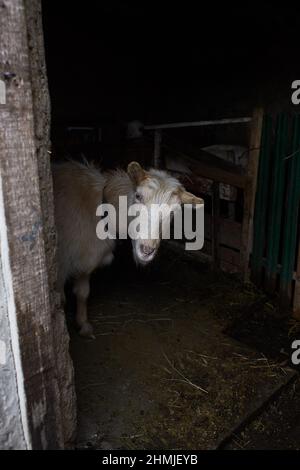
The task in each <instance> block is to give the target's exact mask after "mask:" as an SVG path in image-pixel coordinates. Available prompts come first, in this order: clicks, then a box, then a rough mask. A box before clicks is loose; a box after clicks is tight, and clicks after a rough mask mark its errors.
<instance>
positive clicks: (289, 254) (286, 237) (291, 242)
mask: <svg viewBox="0 0 300 470" xmlns="http://www.w3.org/2000/svg"><path fill="white" fill-rule="evenodd" d="M299 147H300V115H297V116H295V118H294V122H293V145H292V155H293V156H292V157H291V158H290V159H289V160H288V163H287V164H288V166H289V169H288V171H289V173H288V187H287V200H286V211H285V223H284V234H283V255H282V270H281V276H280V294H281V299H282V303H283V304H288V305H289V304H290V301H291V296H292V279H293V270H294V266H295V257H296V249H297V229H298V225H297V219H298V210H299V198H300V148H299ZM298 149H299V151H297V150H298Z"/></svg>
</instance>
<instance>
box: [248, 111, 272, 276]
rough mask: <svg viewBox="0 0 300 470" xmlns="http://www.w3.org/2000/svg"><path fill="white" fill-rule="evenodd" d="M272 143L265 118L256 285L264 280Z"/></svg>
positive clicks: (255, 235)
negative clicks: (263, 269)
mask: <svg viewBox="0 0 300 470" xmlns="http://www.w3.org/2000/svg"><path fill="white" fill-rule="evenodd" d="M271 141H272V118H271V117H270V116H265V117H264V122H263V130H262V145H261V151H260V157H259V171H258V179H257V191H256V199H255V212H254V222H253V224H254V225H253V251H252V256H251V276H252V279H253V281H254V282H256V284H258V285H260V283H261V279H262V268H263V255H264V246H265V237H266V229H267V224H266V219H267V202H268V191H269V180H270V157H271Z"/></svg>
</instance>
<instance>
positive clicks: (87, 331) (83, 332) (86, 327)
mask: <svg viewBox="0 0 300 470" xmlns="http://www.w3.org/2000/svg"><path fill="white" fill-rule="evenodd" d="M79 334H80V336H84V337H85V338H90V339H96V338H95V336H94V331H93V327H92V325H91V324H90V323H88V322H86V323H84V324H83V325H82V327H81V329H80V331H79Z"/></svg>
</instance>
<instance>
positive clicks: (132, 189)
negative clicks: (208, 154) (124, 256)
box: [53, 162, 203, 337]
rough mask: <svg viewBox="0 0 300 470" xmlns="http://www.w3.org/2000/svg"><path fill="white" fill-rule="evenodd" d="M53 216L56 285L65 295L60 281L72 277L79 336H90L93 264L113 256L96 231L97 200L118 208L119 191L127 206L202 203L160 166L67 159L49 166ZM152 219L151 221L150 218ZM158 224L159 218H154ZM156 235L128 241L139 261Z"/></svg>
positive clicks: (146, 258)
mask: <svg viewBox="0 0 300 470" xmlns="http://www.w3.org/2000/svg"><path fill="white" fill-rule="evenodd" d="M53 185H54V203H55V218H56V226H57V232H58V288H59V290H60V292H61V295H62V299H63V300H64V284H65V282H66V280H67V279H68V278H72V279H73V280H74V289H73V291H74V293H75V296H76V300H77V310H76V322H77V325H78V327H79V328H80V334H81V335H83V336H90V337H92V335H93V330H92V326H91V325H90V323H89V322H88V318H87V299H88V296H89V291H90V287H89V277H90V274H91V273H92V272H93V271H94V270H95V269H96V268H97V267H102V266H106V265H109V264H110V263H111V262H112V261H113V257H114V256H113V251H114V247H115V241H114V240H110V239H105V240H101V239H99V238H98V237H97V235H96V225H97V222H98V221H99V218H97V216H96V209H97V207H98V206H99V204H101V203H103V202H106V203H111V204H113V205H114V207H115V208H116V209H117V211H118V205H119V196H127V198H128V205H130V204H133V203H135V202H139V203H141V204H145V205H146V206H147V207H149V206H150V205H151V204H152V203H153V202H155V203H167V204H168V205H170V206H172V205H173V204H185V203H189V204H202V203H203V201H202V199H200V198H197V197H195V196H194V195H193V194H191V193H188V192H187V191H185V189H184V188H183V186H182V185H181V184H180V182H179V181H178V180H177V179H175V178H173V177H172V176H170V175H168V174H167V173H166V172H164V171H160V170H154V169H151V170H149V171H145V170H144V169H143V168H141V166H140V165H139V164H138V163H136V162H132V163H130V164H129V165H128V168H127V173H126V172H125V171H122V170H116V171H112V172H107V173H100V171H99V170H97V169H96V168H94V167H93V166H90V165H83V164H80V163H76V162H66V163H62V164H56V165H54V166H53ZM151 223H152V221H151ZM158 223H159V221H158ZM159 244H160V240H158V239H150V240H141V239H138V240H132V246H133V254H134V258H135V260H136V262H137V263H140V264H144V265H145V264H147V263H148V262H150V261H151V260H152V259H153V258H154V256H155V254H156V252H157V250H158V247H159Z"/></svg>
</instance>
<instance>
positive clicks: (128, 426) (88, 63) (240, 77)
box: [42, 1, 300, 449]
mask: <svg viewBox="0 0 300 470" xmlns="http://www.w3.org/2000/svg"><path fill="white" fill-rule="evenodd" d="M42 5H43V24H44V35H45V48H46V61H47V70H48V79H49V89H50V96H51V104H52V115H51V119H52V131H51V140H52V154H51V158H52V159H53V161H60V160H62V159H65V158H72V159H75V160H79V161H82V160H84V159H86V160H88V161H94V162H96V164H97V165H99V166H101V168H103V169H110V168H115V167H116V166H120V167H122V168H125V167H126V165H127V163H128V162H130V161H131V160H138V161H140V162H141V163H142V164H144V165H146V166H151V165H152V164H153V136H152V134H150V137H149V138H148V137H147V139H148V140H147V139H145V140H143V141H141V140H140V139H139V138H137V139H136V140H128V139H127V137H128V135H127V134H128V123H130V122H133V121H139V122H141V123H142V124H143V126H149V125H151V124H160V123H172V122H173V123H174V122H175V123H176V122H193V121H201V120H214V119H219V118H224V117H226V118H229V119H230V118H235V117H237V116H251V115H252V113H253V109H254V108H256V107H259V106H260V107H263V108H264V109H265V110H266V109H268V110H269V111H270V112H278V111H279V110H280V111H281V110H282V111H283V110H285V111H289V110H290V108H291V104H290V83H291V82H292V81H293V80H294V79H295V78H296V75H297V72H298V70H296V68H295V67H296V64H295V62H294V57H295V55H294V53H295V50H294V48H295V46H294V45H295V41H293V38H294V35H295V32H296V31H297V24H296V20H295V15H294V14H293V12H291V11H289V10H288V9H285V8H283V7H282V8H280V7H275V6H274V5H272V6H271V5H270V4H269V3H268V2H266V3H265V4H264V5H261V9H260V14H259V15H257V12H256V11H255V10H254V9H253V8H251V7H250V6H236V5H235V6H234V7H232V9H229V7H228V5H226V6H223V7H218V9H217V14H216V11H214V10H213V9H212V10H211V11H209V9H206V10H205V11H201V9H200V11H196V10H195V11H194V10H193V9H190V8H186V9H182V8H179V7H177V6H176V5H174V4H172V8H171V7H169V6H167V5H166V6H164V7H162V6H161V5H160V6H159V9H157V8H156V6H155V4H150V5H149V6H144V5H141V4H140V3H135V2H124V1H111V2H109V3H104V2H89V3H88V4H86V5H85V6H84V7H82V5H78V4H74V2H73V3H68V2H63V3H62V2H55V1H52V2H49V1H44V2H43V3H42ZM287 24H288V25H289V27H288V29H287V27H286V25H287ZM282 28H284V30H285V31H286V34H285V35H284V36H282V35H280V37H279V35H278V31H280V30H281V29H282ZM274 77H276V80H274ZM237 129H238V130H237ZM168 137H169V139H171V140H172V138H173V139H174V138H176V139H179V140H180V141H181V142H183V143H184V144H186V142H188V143H189V144H190V146H191V147H193V148H194V149H195V148H196V149H198V148H202V147H207V146H211V145H214V144H215V143H216V142H218V143H223V144H226V145H229V144H232V143H234V144H235V145H240V146H243V145H245V142H246V139H247V138H248V137H249V136H248V134H246V131H244V130H243V129H241V128H235V127H234V126H226V128H221V129H220V130H215V129H210V128H209V129H208V131H205V132H204V131H203V132H202V130H198V129H196V130H195V129H192V130H191V129H189V130H185V131H182V132H179V131H178V132H177V131H176V129H175V131H174V130H173V131H172V132H170V133H169V135H168ZM185 148H186V147H185ZM171 157H172V155H171ZM199 193H200V195H203V193H202V191H199ZM211 201H212V197H211V198H210V199H209V198H208V199H207V201H206V202H207V207H209V206H210V204H212V202H211ZM236 207H237V208H236V210H235V215H234V219H233V222H234V223H235V224H239V223H241V220H242V218H243V193H242V190H240V189H239V190H238V191H237V205H236ZM220 211H221V212H222V211H223V212H224V214H225V216H226V217H228V213H229V212H230V210H229V209H228V203H223V202H222V207H221V208H220ZM235 227H236V225H235ZM224 230H225V229H224ZM229 238H230V237H229ZM236 251H237V249H236ZM232 257H234V256H232ZM201 261H202V262H201V263H200V262H199V261H198V258H197V256H195V257H193V256H186V254H184V253H183V252H182V250H181V249H179V248H178V246H174V245H173V244H167V243H166V244H165V245H164V246H163V247H162V249H161V254H160V256H159V258H158V259H156V260H155V262H154V264H153V265H152V266H151V267H150V268H149V269H145V270H139V269H137V268H136V266H135V265H134V263H133V260H132V255H131V250H130V244H127V243H124V244H121V245H120V246H119V247H118V248H117V256H116V261H115V263H114V264H113V265H112V266H111V267H109V268H105V269H104V270H101V271H99V272H96V273H95V274H94V275H93V278H92V283H91V297H90V300H89V312H90V316H91V322H92V323H93V325H94V328H95V336H96V339H95V340H94V341H89V340H86V341H85V340H83V339H82V338H80V337H79V336H78V335H77V333H76V331H75V329H74V327H73V321H72V313H74V312H73V311H74V306H73V304H72V302H73V299H72V295H71V294H70V296H69V300H68V304H67V305H68V307H67V318H68V322H69V324H70V336H71V355H72V358H73V361H74V368H75V381H76V391H77V401H78V439H77V444H76V445H77V446H78V447H79V448H87V447H92V448H99V449H138V448H146V449H161V448H166V449H179V448H180V449H184V448H190V449H195V448H198V449H215V448H222V447H226V446H227V447H231V448H232V447H233V448H234V447H247V446H248V447H249V448H251V446H253V448H259V447H260V446H265V447H266V448H268V447H270V446H271V447H272V446H274V447H276V446H277V447H279V448H280V447H283V448H284V447H287V446H292V447H293V446H294V447H295V446H296V445H297V444H295V440H296V437H295V436H294V437H291V440H290V442H287V440H286V439H285V440H283V439H282V435H281V433H280V431H278V433H277V434H276V435H275V436H274V438H273V441H272V439H271V438H270V439H267V438H266V439H265V440H263V439H262V440H261V443H260V442H259V441H258V439H256V441H255V442H254V441H253V430H252V431H251V429H249V430H248V429H247V432H248V433H249V435H250V436H251V439H249V442H250V444H249V442H248V440H246V439H244V438H243V436H241V435H238V437H235V434H236V433H238V430H239V429H240V428H241V427H243V425H244V423H245V422H246V421H249V420H250V421H251V420H252V418H253V420H254V417H255V416H256V415H257V413H258V412H259V410H262V409H263V407H264V406H266V403H267V402H268V401H269V400H270V399H274V397H275V395H276V393H277V392H278V390H280V389H281V388H282V387H283V386H285V385H287V384H289V383H290V381H291V380H295V372H294V371H292V370H291V369H289V368H288V367H286V366H287V363H286V362H284V361H285V360H286V357H285V355H284V354H285V352H286V350H287V348H288V344H289V340H288V339H287V332H288V329H289V327H288V326H287V325H288V321H289V319H288V318H287V315H286V316H284V315H283V316H282V315H279V309H278V307H277V304H276V302H275V303H274V304H273V303H272V302H271V303H270V300H269V298H268V297H267V296H266V295H265V294H263V293H262V292H260V291H259V290H257V289H256V288H255V287H253V286H252V285H249V284H243V283H241V282H240V280H239V276H238V275H237V274H231V275H228V274H224V273H223V272H222V271H220V270H217V272H216V271H214V270H212V269H211V266H210V264H209V263H203V258H202V260H201ZM229 261H230V262H228V259H227V262H228V264H233V263H231V258H230V260H229ZM245 325H246V326H245ZM266 337H267V338H268V339H267V340H266ZM297 387H298V388H297ZM296 390H297V393H298V394H299V383H298V382H297V386H296ZM288 393H290V392H289V391H287V394H288ZM295 393H296V392H295ZM296 397H297V395H296V394H295V395H294V396H293V397H290V396H287V397H286V398H285V400H286V401H285V402H284V404H283V406H286V407H287V408H288V407H289V406H290V405H289V404H288V403H289V400H291V403H295V401H296ZM282 400H283V401H284V398H283V399H282ZM286 403H287V404H286ZM266 413H269V411H268V410H267V411H266ZM299 413H300V410H299V408H298V409H297V412H296V414H297V416H299ZM287 415H288V413H287ZM260 419H261V422H263V423H264V422H265V420H268V417H266V416H265V415H263V414H262V415H261V418H260ZM272 420H273V421H272ZM251 422H252V424H253V422H254V421H251ZM270 422H273V423H275V424H274V426H275V427H276V426H277V425H278V427H279V424H278V416H277V415H276V413H275V414H274V416H272V418H270ZM253 426H254V429H256V428H255V423H254V424H253ZM263 426H264V425H263ZM283 426H288V424H287V423H284V424H283ZM261 429H262V428H261ZM251 432H252V434H251ZM276 432H277V431H276ZM261 435H263V431H261ZM293 439H294V441H293Z"/></svg>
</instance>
